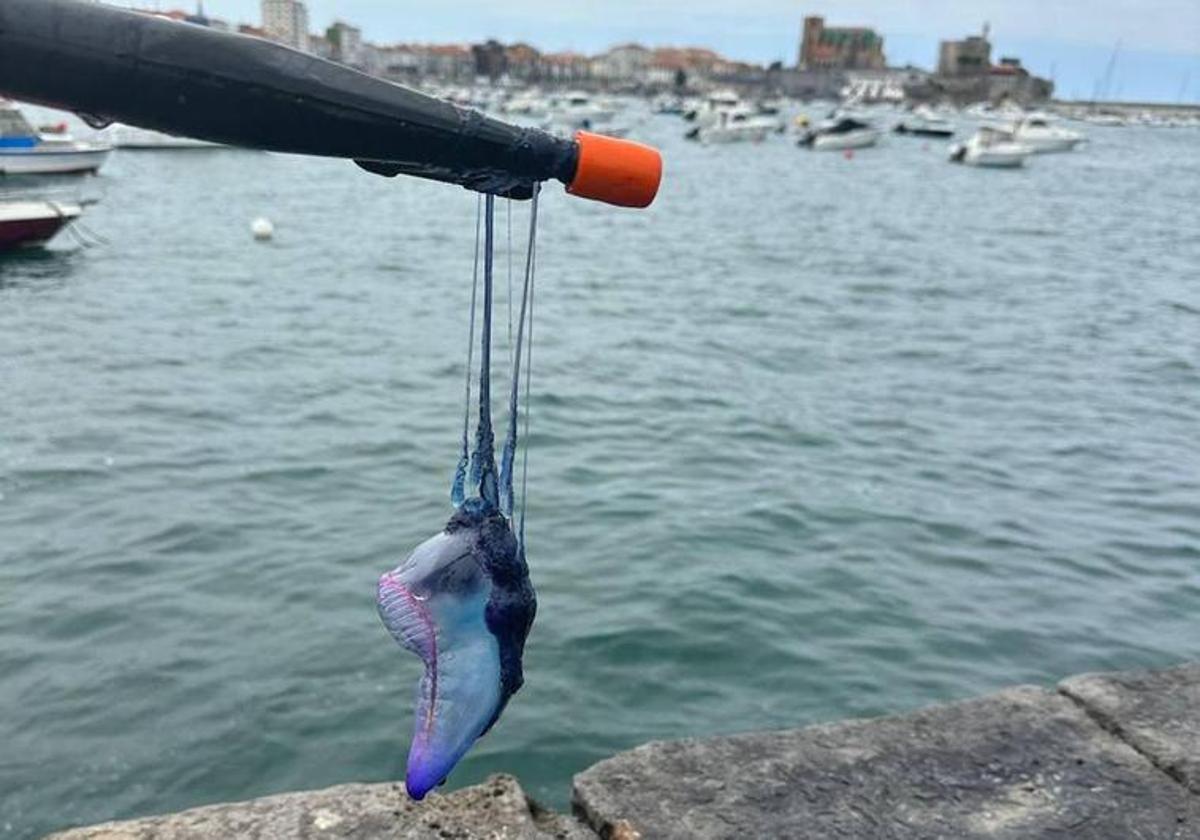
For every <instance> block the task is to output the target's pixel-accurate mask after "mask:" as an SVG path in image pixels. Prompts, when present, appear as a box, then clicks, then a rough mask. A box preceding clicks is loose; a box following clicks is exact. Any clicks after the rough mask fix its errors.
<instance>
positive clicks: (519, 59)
mask: <svg viewBox="0 0 1200 840" xmlns="http://www.w3.org/2000/svg"><path fill="white" fill-rule="evenodd" d="M150 13H152V14H157V15H161V16H165V17H169V18H172V19H174V20H179V21H186V22H189V23H194V24H200V25H204V26H211V27H214V28H218V29H222V30H226V31H234V32H239V33H242V34H246V35H254V36H258V37H262V38H268V39H270V40H274V41H277V42H279V43H282V44H286V45H288V46H290V47H293V48H295V49H299V50H303V51H305V52H309V53H312V54H314V55H318V56H320V57H322V58H327V59H330V60H333V61H337V62H341V63H343V64H347V65H349V66H351V67H355V68H357V69H359V70H362V71H363V72H366V73H370V74H372V75H376V76H380V77H382V78H386V79H390V80H392V81H396V82H401V83H404V84H408V85H412V86H416V87H445V86H454V85H472V84H475V83H476V82H477V81H480V80H485V81H486V82H488V83H490V84H492V85H502V86H509V87H527V86H534V85H536V86H538V87H545V88H556V87H569V88H578V89H584V90H591V91H600V90H603V91H608V92H624V93H640V94H649V95H654V94H661V93H675V94H695V93H703V92H705V91H708V90H711V89H713V88H734V89H736V90H738V91H739V92H741V93H743V94H744V95H758V96H789V97H796V98H803V99H836V98H839V97H842V98H846V97H849V98H854V99H856V100H859V101H866V102H872V101H875V102H901V101H904V100H910V101H915V102H922V101H951V102H957V103H963V104H965V103H969V102H978V101H1000V100H1010V101H1013V102H1016V103H1019V104H1021V105H1030V104H1036V103H1040V102H1044V101H1046V100H1047V99H1049V98H1050V97H1051V96H1052V95H1053V92H1054V84H1053V82H1052V81H1050V80H1048V79H1044V78H1040V77H1038V76H1036V75H1034V74H1032V73H1030V72H1029V70H1028V69H1026V68H1025V67H1024V66H1023V65H1022V63H1021V59H1020V58H1019V57H1016V56H1007V55H993V52H992V44H991V42H990V37H989V36H990V33H989V28H988V26H987V24H983V25H982V26H981V29H980V31H979V32H978V33H974V34H967V35H964V36H962V37H960V38H954V39H948V40H943V41H942V42H941V43H940V45H939V50H938V54H937V55H936V56H930V60H931V65H932V66H931V67H930V68H923V67H915V66H904V67H896V66H891V65H889V63H888V60H887V53H886V51H885V43H884V36H883V35H882V34H880V32H879V31H878V30H876V29H874V28H871V27H869V26H841V25H832V24H831V23H827V22H826V20H825V18H823V17H821V16H819V15H811V16H808V17H805V18H804V19H803V21H802V22H800V23H799V25H798V37H797V46H796V54H795V61H794V63H791V64H785V63H784V62H782V61H776V62H773V63H771V64H769V65H762V64H754V63H750V62H746V61H739V60H736V59H732V58H727V57H725V56H722V55H720V54H718V53H717V52H715V51H714V50H712V49H709V48H707V47H704V46H654V45H646V44H640V43H626V44H618V45H615V46H613V47H611V48H610V49H608V50H606V51H604V52H602V53H599V54H597V55H584V54H582V53H578V52H569V51H564V52H549V51H543V50H540V49H539V48H538V47H536V46H534V45H532V44H527V43H521V42H518V43H511V44H505V43H501V42H499V41H496V40H488V41H485V42H483V43H475V44H466V43H456V44H430V43H398V44H380V43H374V42H372V41H370V40H367V38H366V37H365V34H364V32H363V31H362V29H361V28H360V27H358V26H355V25H354V24H352V23H349V22H346V21H340V20H339V21H335V22H334V23H333V24H332V25H330V26H329V27H327V28H326V29H325V30H324V31H323V32H313V31H311V30H312V27H311V25H310V20H309V14H308V10H307V8H306V6H305V4H304V3H303V2H301V0H262V4H261V19H260V21H259V22H258V23H257V24H251V23H235V22H231V21H225V20H220V19H218V18H214V17H210V16H208V15H206V14H205V13H204V10H203V6H202V5H198V6H197V8H196V10H195V11H194V12H187V11H183V10H178V9H176V10H170V11H158V10H155V11H152V12H150Z"/></svg>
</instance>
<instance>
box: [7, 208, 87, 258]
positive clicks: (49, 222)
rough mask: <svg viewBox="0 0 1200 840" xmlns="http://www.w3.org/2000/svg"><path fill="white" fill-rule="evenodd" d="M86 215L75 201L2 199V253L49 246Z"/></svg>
mask: <svg viewBox="0 0 1200 840" xmlns="http://www.w3.org/2000/svg"><path fill="white" fill-rule="evenodd" d="M82 212H83V208H82V207H80V205H79V204H76V203H73V202H65V201H64V202H60V201H39V200H32V199H28V200H26V199H18V200H0V251H13V250H16V249H18V248H36V247H38V246H40V245H45V244H46V243H47V242H49V241H50V240H51V239H53V238H54V235H55V234H56V233H58V232H59V231H60V230H62V229H63V228H64V227H66V226H67V225H69V224H70V223H71V222H73V221H75V220H76V219H78V218H79V215H80V213H82Z"/></svg>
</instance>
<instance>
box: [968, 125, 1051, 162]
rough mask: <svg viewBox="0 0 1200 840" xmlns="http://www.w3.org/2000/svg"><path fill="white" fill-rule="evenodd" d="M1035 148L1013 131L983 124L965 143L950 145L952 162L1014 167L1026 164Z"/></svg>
mask: <svg viewBox="0 0 1200 840" xmlns="http://www.w3.org/2000/svg"><path fill="white" fill-rule="evenodd" d="M1032 153H1033V150H1032V149H1030V148H1029V147H1028V146H1026V145H1025V144H1023V143H1020V142H1018V141H1017V140H1016V138H1015V137H1014V136H1013V134H1012V132H1011V131H1006V130H1004V129H1002V128H997V127H995V126H986V125H985V126H983V127H982V128H980V129H979V130H978V131H976V132H975V134H973V135H972V136H971V138H970V139H969V140H967V142H965V143H956V144H955V145H953V146H951V147H950V162H951V163H965V164H966V165H968V166H984V167H991V168H997V169H1014V168H1016V167H1018V166H1024V165H1025V161H1026V159H1027V158H1028V157H1029V155H1030V154H1032Z"/></svg>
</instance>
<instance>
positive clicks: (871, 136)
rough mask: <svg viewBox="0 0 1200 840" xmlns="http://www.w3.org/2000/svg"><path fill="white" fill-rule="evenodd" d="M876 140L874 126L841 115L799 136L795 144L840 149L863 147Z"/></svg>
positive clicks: (877, 140) (877, 131) (876, 141)
mask: <svg viewBox="0 0 1200 840" xmlns="http://www.w3.org/2000/svg"><path fill="white" fill-rule="evenodd" d="M878 142H879V129H877V128H875V126H873V125H871V124H870V123H869V122H866V121H864V120H861V119H858V118H855V117H848V116H841V117H833V118H830V119H828V120H826V121H825V122H823V123H821V124H820V125H819V126H817V127H816V128H815V129H813V130H812V131H809V132H808V133H807V134H805V135H804V136H803V137H802V138H800V140H799V141H798V143H797V145H800V146H808V147H809V148H811V149H816V150H818V151H840V150H842V149H864V148H866V147H868V146H874V145H875V144H876V143H878Z"/></svg>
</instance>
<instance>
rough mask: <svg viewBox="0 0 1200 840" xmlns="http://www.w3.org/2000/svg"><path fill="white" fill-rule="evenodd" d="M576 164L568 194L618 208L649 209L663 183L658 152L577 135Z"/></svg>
mask: <svg viewBox="0 0 1200 840" xmlns="http://www.w3.org/2000/svg"><path fill="white" fill-rule="evenodd" d="M575 143H576V145H577V146H578V147H579V163H578V165H577V166H576V167H575V177H574V178H572V179H571V183H570V184H568V185H567V192H569V193H570V194H571V195H577V196H579V197H580V198H590V199H593V200H595V201H603V202H606V203H607V204H615V205H617V206H618V207H649V206H650V203H651V202H652V201H654V196H655V195H657V194H658V185H659V183H661V182H662V155H660V154H659V153H658V149H654V148H651V147H650V146H644V145H642V144H641V143H634V142H632V141H631V140H621V139H619V138H617V137H607V136H605V135H603V134H592V133H591V132H590V131H577V132H576V133H575Z"/></svg>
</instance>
